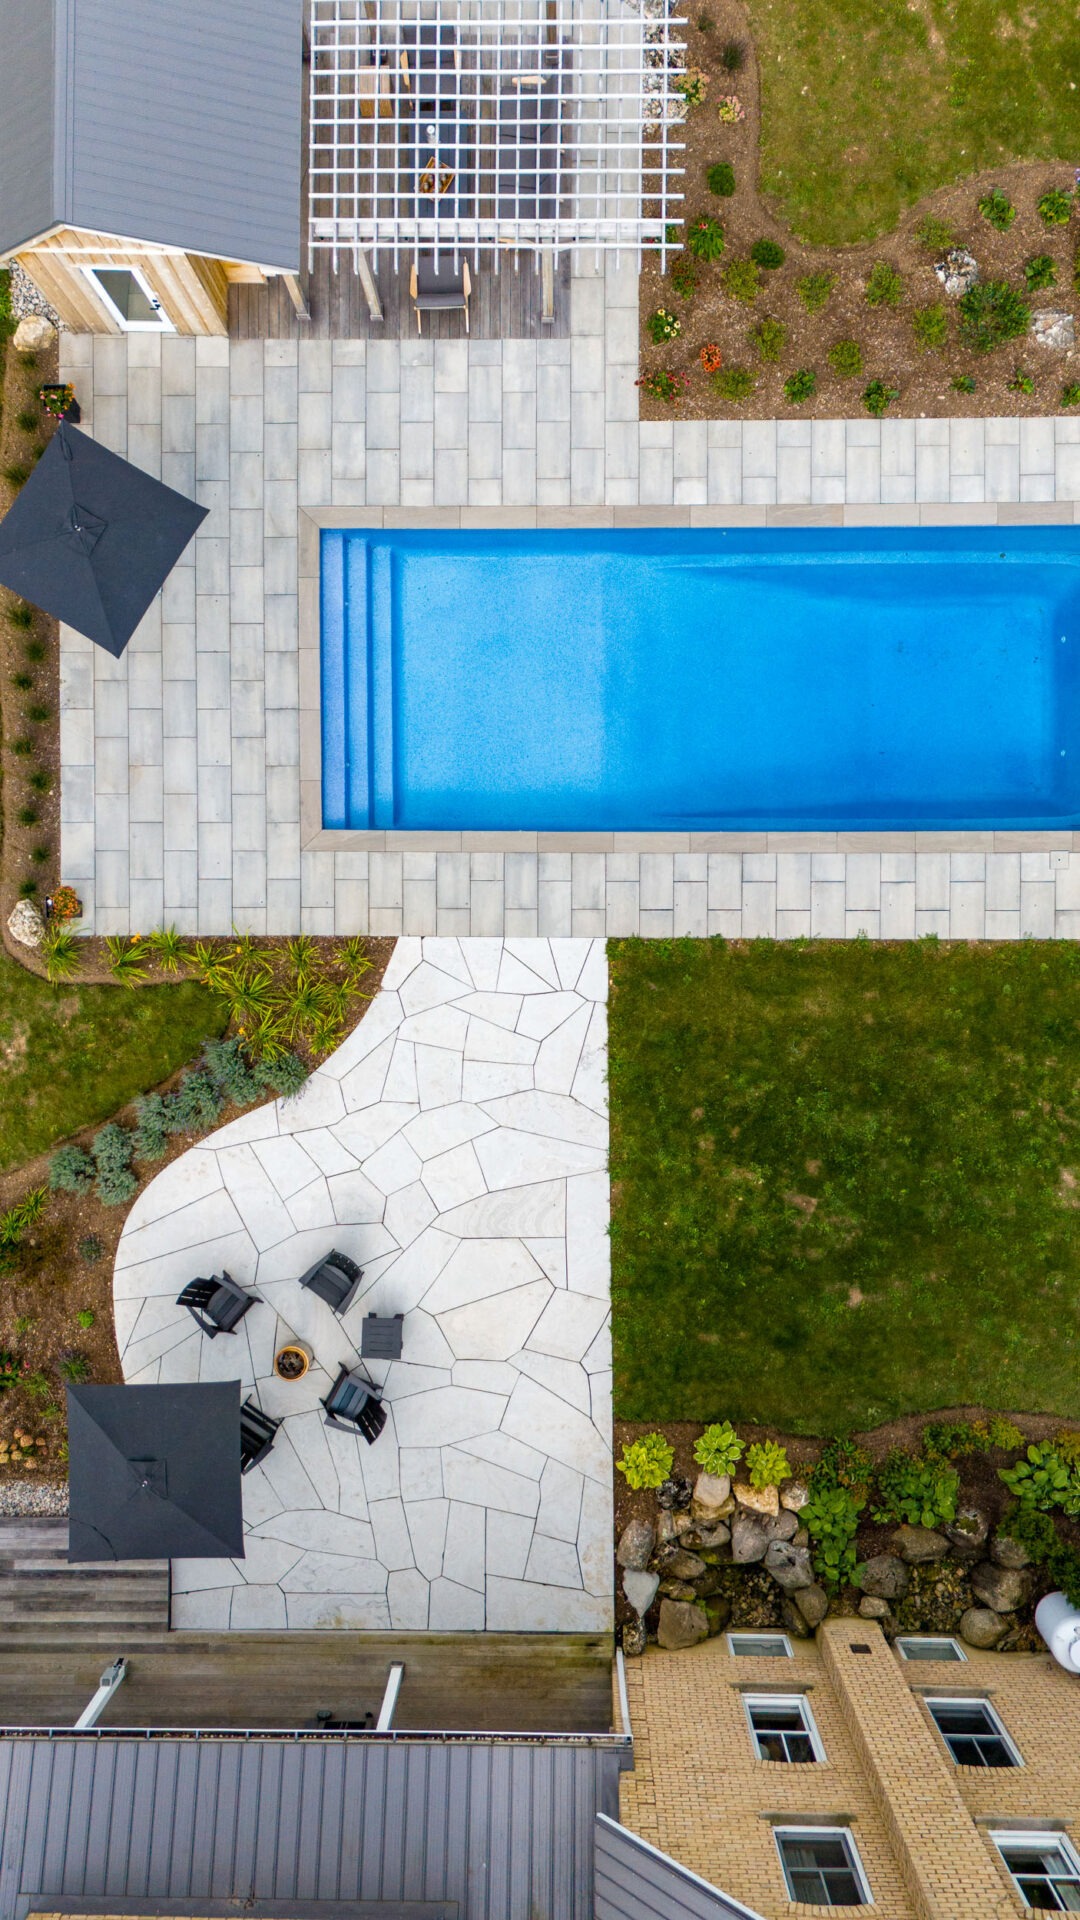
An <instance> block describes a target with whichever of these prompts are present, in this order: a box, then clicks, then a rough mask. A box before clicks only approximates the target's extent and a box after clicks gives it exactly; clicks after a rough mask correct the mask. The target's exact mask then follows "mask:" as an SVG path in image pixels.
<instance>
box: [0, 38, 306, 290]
mask: <svg viewBox="0 0 1080 1920" xmlns="http://www.w3.org/2000/svg"><path fill="white" fill-rule="evenodd" d="M54 40H55V44H54ZM0 45H3V46H4V48H5V52H6V55H7V54H10V64H9V65H8V66H7V68H6V73H5V80H6V85H5V97H6V98H7V99H9V100H10V101H11V102H13V103H14V102H18V103H19V108H18V115H17V118H18V121H19V124H20V128H22V134H23V137H22V138H20V140H19V143H18V144H19V149H20V150H21V152H22V158H21V160H19V164H18V165H17V166H16V167H15V169H14V172H13V173H11V174H9V169H8V167H7V165H6V164H4V165H0V250H2V249H7V248H10V247H13V246H15V245H17V244H18V243H19V241H21V240H25V239H27V238H28V237H30V236H31V235H32V234H33V233H34V232H37V231H41V230H42V229H43V228H45V227H48V226H51V225H53V224H55V223H57V222H64V223H70V224H71V225H73V226H78V227H86V228H89V229H90V230H91V231H100V232H104V233H115V234H120V235H123V236H125V237H128V238H131V239H134V240H149V241H155V242H158V243H159V244H161V245H163V246H173V247H182V248H184V249H185V250H186V251H187V252H189V253H204V254H212V255H219V256H221V257H222V258H224V259H233V260H250V261H254V262H255V263H256V264H258V265H260V266H267V267H279V268H284V269H287V270H290V271H295V270H296V269H297V268H298V267H299V264H300V160H301V155H300V142H301V92H302V85H303V65H302V57H301V56H302V37H301V0H228V4H227V5H222V4H221V0H0ZM24 86H25V87H27V88H29V90H30V91H31V92H32V93H33V94H34V95H35V97H36V99H37V103H38V108H39V109H40V107H41V103H42V101H44V102H45V119H44V122H43V124H44V125H45V126H46V127H47V128H52V127H53V114H54V112H55V142H52V141H51V140H50V141H49V142H48V143H46V140H45V138H43V137H42V136H41V135H40V134H36V133H34V132H33V131H32V129H31V128H30V120H31V116H30V115H29V113H28V112H27V111H26V109H25V108H24V105H23V98H22V95H23V89H24ZM52 103H55V104H54V105H53V104H52ZM24 121H25V122H26V123H27V124H26V127H25V128H23V127H22V123H23V122H24ZM0 138H2V139H3V141H4V144H5V147H6V145H7V142H8V139H9V134H8V131H7V129H6V128H5V131H4V133H3V135H0ZM46 144H48V150H47V151H46ZM0 151H2V150H0ZM15 157H16V158H18V153H16V156H15ZM31 211H32V212H33V215H34V217H33V218H30V219H28V218H27V214H28V213H29V212H31Z"/></svg>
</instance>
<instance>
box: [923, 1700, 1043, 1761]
mask: <svg viewBox="0 0 1080 1920" xmlns="http://www.w3.org/2000/svg"><path fill="white" fill-rule="evenodd" d="M926 1704H927V1706H928V1707H929V1709H930V1716H931V1718H932V1720H933V1722H934V1725H935V1726H936V1728H937V1730H938V1732H939V1733H940V1735H941V1737H942V1739H943V1740H944V1742H945V1745H946V1746H947V1747H948V1749H949V1752H950V1753H951V1754H952V1757H953V1759H954V1760H955V1761H956V1764H957V1766H958V1767H1018V1766H1019V1765H1020V1755H1019V1754H1018V1753H1017V1751H1016V1748H1015V1747H1014V1746H1013V1743H1012V1741H1011V1740H1010V1739H1009V1736H1008V1734H1007V1733H1006V1731H1005V1729H1004V1727H1003V1726H1002V1724H1001V1721H1000V1720H999V1719H998V1717H997V1714H996V1713H995V1712H994V1709H993V1707H992V1706H991V1705H990V1702H989V1701H988V1700H928V1701H927V1703H926Z"/></svg>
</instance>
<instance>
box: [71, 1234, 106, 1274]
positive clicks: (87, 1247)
mask: <svg viewBox="0 0 1080 1920" xmlns="http://www.w3.org/2000/svg"><path fill="white" fill-rule="evenodd" d="M77 1251H78V1255H79V1259H80V1260H85V1262H86V1264H87V1266H88V1267H92V1266H95V1265H96V1263H97V1262H98V1261H99V1260H100V1259H101V1258H102V1256H103V1254H104V1252H105V1246H104V1242H103V1241H101V1240H99V1239H98V1237H97V1234H96V1233H88V1234H87V1236H86V1238H85V1240H80V1241H79V1245H78V1248H77Z"/></svg>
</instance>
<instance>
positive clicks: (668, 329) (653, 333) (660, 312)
mask: <svg viewBox="0 0 1080 1920" xmlns="http://www.w3.org/2000/svg"><path fill="white" fill-rule="evenodd" d="M645 331H646V332H647V334H648V336H649V338H650V340H651V341H652V343H653V346H654V347H660V346H663V344H664V342H665V341H666V340H677V339H678V337H679V335H680V333H681V332H682V321H681V320H680V319H678V318H677V316H676V315H675V314H673V313H671V312H669V310H668V308H667V307H657V309H656V312H655V313H651V314H650V315H649V318H648V319H647V320H646V322H645Z"/></svg>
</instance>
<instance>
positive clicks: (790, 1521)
mask: <svg viewBox="0 0 1080 1920" xmlns="http://www.w3.org/2000/svg"><path fill="white" fill-rule="evenodd" d="M761 1524H762V1526H763V1527H764V1529H765V1532H766V1533H767V1534H768V1537H769V1539H770V1540H793V1539H794V1538H795V1535H796V1534H797V1533H798V1531H799V1523H798V1521H797V1520H796V1518H795V1515H794V1514H793V1513H785V1512H784V1511H783V1510H781V1511H780V1512H779V1513H778V1514H777V1515H776V1518H775V1519H774V1518H773V1517H772V1515H771V1514H766V1515H765V1518H764V1520H763V1521H762V1523H761Z"/></svg>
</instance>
